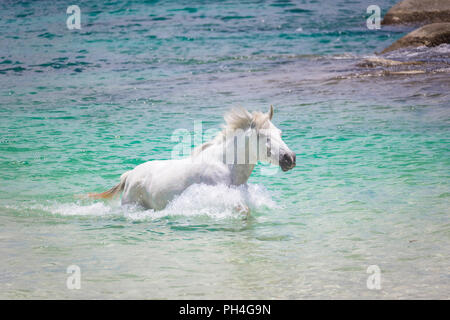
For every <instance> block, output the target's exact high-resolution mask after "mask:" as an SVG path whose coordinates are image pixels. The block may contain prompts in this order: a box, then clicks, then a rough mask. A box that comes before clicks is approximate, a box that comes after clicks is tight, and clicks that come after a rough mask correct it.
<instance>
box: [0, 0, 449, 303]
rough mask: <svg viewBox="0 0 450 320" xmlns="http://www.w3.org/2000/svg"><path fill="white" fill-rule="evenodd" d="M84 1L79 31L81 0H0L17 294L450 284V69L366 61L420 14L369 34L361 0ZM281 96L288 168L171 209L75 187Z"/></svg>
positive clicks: (314, 290)
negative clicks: (229, 113) (75, 16)
mask: <svg viewBox="0 0 450 320" xmlns="http://www.w3.org/2000/svg"><path fill="white" fill-rule="evenodd" d="M394 3H395V1H390V0H381V1H377V3H376V4H378V5H379V6H380V7H381V9H382V13H383V14H384V13H385V12H386V11H387V10H388V9H389V8H390V7H391V6H392V5H393V4H394ZM73 4H77V5H78V6H79V7H80V9H81V27H82V28H81V30H68V29H67V27H66V19H67V16H68V15H67V14H66V9H67V5H68V4H67V2H65V1H56V2H55V1H39V2H22V3H16V2H12V1H11V2H10V1H8V2H2V3H1V4H0V12H1V14H0V115H1V116H0V257H1V259H0V297H1V298H8V299H10V298H150V299H152V298H158V299H164V298H181V299H183V298H195V299H206V298H212V299H216V298H233V299H241V298H245V299H251V298H265V299H279V298H285V299H300V298H302V299H308V298H363V299H365V298H374V299H381V298H446V299H448V298H449V292H450V291H449V290H450V274H449V265H450V263H449V250H448V247H449V245H450V241H449V238H450V221H449V204H450V201H449V200H450V188H449V178H450V174H449V172H450V160H449V159H450V149H449V146H450V145H449V142H450V139H449V128H450V112H449V89H450V81H449V73H448V70H447V71H446V70H445V68H444V69H441V70H438V71H437V72H427V73H425V74H416V75H396V76H395V75H391V76H386V75H383V74H382V73H376V72H375V73H370V72H369V73H370V74H367V70H365V69H364V70H363V69H362V68H360V67H358V66H357V65H358V63H359V62H360V61H361V59H363V58H365V57H368V56H372V55H373V54H374V52H379V51H381V50H382V49H383V48H385V47H387V46H388V45H389V44H391V43H392V42H393V41H394V40H396V39H398V38H400V37H401V36H402V35H404V34H405V33H406V32H407V31H408V30H409V29H407V28H393V27H384V26H383V27H382V29H381V30H376V31H375V30H368V29H367V28H366V21H365V19H366V18H367V16H368V15H367V14H366V8H367V7H368V6H369V5H370V4H373V3H372V1H362V0H361V1H277V0H273V1H266V2H259V1H220V2H209V1H123V0H118V1H107V2H104V3H101V2H96V1H77V2H76V3H73ZM423 50H425V51H424V53H423V52H422V54H423V55H424V56H425V58H423V57H422V58H421V59H425V60H426V59H432V58H430V57H431V56H433V57H435V55H434V54H436V53H438V55H437V57H438V58H433V59H438V60H439V59H440V60H439V63H443V64H444V65H445V64H446V63H447V64H448V63H449V62H450V57H449V55H450V49H449V47H448V46H445V45H444V46H441V47H439V48H434V49H423ZM394 56H395V54H394ZM401 56H402V57H405V56H406V57H409V56H411V57H415V56H417V53H416V52H414V51H407V52H406V53H405V52H403V53H402V54H401ZM270 104H273V105H274V106H275V116H274V119H273V122H274V123H275V125H277V126H278V127H279V128H280V129H282V130H283V138H284V140H285V142H286V143H287V144H288V145H289V146H290V147H291V149H292V150H294V151H295V152H296V153H297V167H295V168H294V169H293V170H291V171H289V172H287V173H283V172H281V171H280V172H279V173H277V174H276V175H272V176H267V175H263V174H262V173H261V168H266V167H265V166H263V165H259V166H258V167H257V168H256V170H255V172H254V174H253V175H252V176H251V178H250V181H249V183H250V184H249V188H248V190H243V189H229V188H226V187H223V186H217V187H206V186H194V187H193V188H190V189H189V190H187V191H186V192H185V193H184V194H183V195H181V196H180V197H179V198H178V199H176V200H175V201H173V202H172V203H171V204H170V205H169V207H168V208H167V209H165V210H163V211H159V212H154V211H151V210H143V209H140V208H134V207H121V206H120V204H119V200H115V201H112V202H101V201H90V200H80V199H78V198H76V197H75V195H78V194H84V193H86V192H92V191H104V190H106V189H108V188H110V187H111V186H113V185H115V184H116V183H117V181H118V178H119V176H120V174H122V173H123V172H125V171H126V170H130V169H132V168H133V167H134V166H136V165H138V164H140V163H142V162H145V161H149V160H153V159H169V158H170V156H171V151H172V149H173V148H174V146H175V144H176V143H175V142H173V141H171V136H172V133H173V131H174V130H176V129H179V128H185V129H188V130H189V131H192V132H193V130H194V122H195V121H202V123H203V127H204V129H205V130H206V129H210V128H219V126H220V124H221V123H222V122H223V120H222V116H223V114H224V112H225V111H226V110H228V109H229V108H230V107H233V106H237V105H242V106H244V107H247V108H248V109H250V110H264V111H265V110H267V108H268V106H269V105H270ZM242 199H245V200H246V201H247V202H248V203H249V204H250V206H251V208H252V218H251V219H248V220H245V219H243V218H242V217H240V216H239V215H237V214H235V213H234V212H233V210H232V208H233V207H234V206H235V204H236V203H238V202H239V201H241V200H242ZM69 265H78V266H79V267H80V269H81V289H80V290H69V289H67V287H66V279H67V277H68V274H67V273H66V269H67V267H68V266H69ZM370 265H378V266H379V267H380V269H381V279H382V280H381V281H382V282H381V286H382V288H381V290H369V289H368V288H367V286H366V280H367V278H368V276H369V274H367V273H366V270H367V268H368V266H370Z"/></svg>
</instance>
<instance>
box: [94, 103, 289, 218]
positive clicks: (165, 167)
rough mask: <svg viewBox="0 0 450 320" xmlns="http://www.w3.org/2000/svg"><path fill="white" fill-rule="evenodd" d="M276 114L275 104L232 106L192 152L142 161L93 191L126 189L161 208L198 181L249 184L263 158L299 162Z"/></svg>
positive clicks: (129, 198)
mask: <svg viewBox="0 0 450 320" xmlns="http://www.w3.org/2000/svg"><path fill="white" fill-rule="evenodd" d="M272 116H273V107H272V106H270V110H269V112H268V113H262V112H253V113H249V112H248V111H247V110H245V109H242V108H241V109H232V110H231V111H230V112H228V113H227V114H226V115H225V117H224V119H225V122H226V126H225V127H224V130H223V131H222V132H221V133H220V134H219V135H217V136H216V137H215V138H214V139H213V140H211V141H209V142H206V143H204V144H203V145H201V146H200V147H198V148H196V149H194V151H193V152H192V154H191V155H190V156H189V157H187V158H184V159H177V160H155V161H148V162H145V163H142V164H140V165H138V166H137V167H136V168H134V169H133V170H130V171H127V172H125V173H124V174H122V176H121V177H120V182H119V184H117V185H116V186H115V187H113V188H111V189H110V190H108V191H105V192H103V193H99V194H89V195H88V196H89V197H91V198H112V197H113V196H114V195H116V194H118V193H120V192H122V191H123V195H122V204H130V203H134V204H139V205H141V206H143V207H145V208H149V209H155V210H160V209H163V208H164V207H165V206H166V205H167V204H168V202H169V201H171V200H172V199H173V198H174V197H175V196H177V195H179V194H181V193H182V192H183V191H184V190H185V189H186V188H188V187H189V186H190V185H192V184H196V183H197V184H200V183H204V184H208V185H217V184H225V185H228V186H238V185H242V184H246V183H247V180H248V178H249V177H250V175H251V173H252V171H253V168H254V167H255V164H256V163H257V162H258V161H261V162H266V163H267V162H268V163H272V164H276V165H279V166H280V167H281V169H282V170H283V171H288V170H290V169H292V168H293V167H295V153H294V152H292V151H291V150H290V149H289V148H288V147H287V145H286V144H285V143H284V141H283V140H282V139H281V131H280V130H279V129H278V128H276V127H275V126H274V125H273V123H272V121H271V120H272ZM236 142H237V143H236ZM244 210H245V211H247V213H248V208H245V209H244Z"/></svg>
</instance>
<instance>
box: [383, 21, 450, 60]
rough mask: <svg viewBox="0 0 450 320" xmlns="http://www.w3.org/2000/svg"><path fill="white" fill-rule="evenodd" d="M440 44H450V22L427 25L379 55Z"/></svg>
mask: <svg viewBox="0 0 450 320" xmlns="http://www.w3.org/2000/svg"><path fill="white" fill-rule="evenodd" d="M442 43H450V22H448V23H432V24H427V25H426V26H423V27H421V28H419V29H417V30H414V31H412V32H410V33H408V34H407V35H406V36H404V37H403V38H401V39H399V40H397V41H396V42H394V43H393V44H391V45H390V46H389V47H387V48H386V49H384V50H383V51H382V52H381V53H386V52H389V51H392V50H397V49H400V48H405V47H419V46H427V47H434V46H438V45H440V44H442Z"/></svg>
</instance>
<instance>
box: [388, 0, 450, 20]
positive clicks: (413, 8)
mask: <svg viewBox="0 0 450 320" xmlns="http://www.w3.org/2000/svg"><path fill="white" fill-rule="evenodd" d="M433 22H450V0H403V1H401V2H399V3H397V4H396V5H395V6H393V7H392V8H391V9H390V10H389V11H388V12H387V13H386V15H385V16H384V19H383V22H382V23H383V24H425V23H433Z"/></svg>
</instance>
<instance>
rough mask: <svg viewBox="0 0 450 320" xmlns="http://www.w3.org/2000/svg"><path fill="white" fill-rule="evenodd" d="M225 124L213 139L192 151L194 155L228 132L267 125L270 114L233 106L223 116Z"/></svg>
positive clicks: (261, 127)
mask: <svg viewBox="0 0 450 320" xmlns="http://www.w3.org/2000/svg"><path fill="white" fill-rule="evenodd" d="M223 118H224V120H225V125H223V126H222V127H223V129H222V131H221V132H220V133H219V134H218V135H217V136H216V137H215V138H214V139H212V140H211V141H208V142H205V143H203V144H202V145H200V146H198V147H197V148H195V149H194V150H193V151H192V155H193V156H195V155H197V154H199V153H200V152H202V151H203V150H205V149H207V148H208V147H210V146H212V145H213V144H214V143H215V142H216V141H218V140H221V139H222V138H223V137H224V136H226V135H227V134H230V133H233V132H234V131H236V130H247V129H248V128H255V129H257V130H259V129H263V128H266V127H267V122H268V120H269V116H268V115H267V114H265V113H263V112H259V111H253V112H252V113H250V112H248V111H247V110H246V109H244V108H242V107H238V108H233V109H231V110H230V111H228V112H227V113H225V116H224V117H223Z"/></svg>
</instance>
